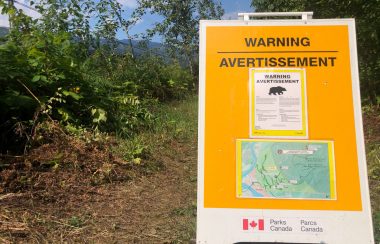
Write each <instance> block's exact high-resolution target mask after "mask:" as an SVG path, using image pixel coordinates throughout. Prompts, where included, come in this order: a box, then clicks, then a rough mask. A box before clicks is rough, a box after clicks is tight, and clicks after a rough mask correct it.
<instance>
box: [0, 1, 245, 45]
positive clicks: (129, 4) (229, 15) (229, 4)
mask: <svg viewBox="0 0 380 244" xmlns="http://www.w3.org/2000/svg"><path fill="white" fill-rule="evenodd" d="M117 1H119V2H120V3H121V4H122V6H123V9H124V10H125V17H128V16H129V15H130V14H131V13H132V11H133V10H134V9H135V8H136V7H137V1H136V0H117ZM18 2H21V3H25V4H28V3H29V0H18ZM221 3H222V7H223V8H224V10H225V14H224V16H223V19H237V13H239V12H252V8H251V7H250V3H251V0H235V1H233V0H221ZM16 6H17V7H19V8H22V9H23V10H24V11H25V13H26V14H28V15H30V16H32V17H38V16H39V14H38V13H36V12H35V11H33V10H30V9H27V8H25V7H22V6H21V5H19V4H17V3H16ZM160 20H161V18H160V17H159V16H156V15H150V14H147V15H145V16H143V18H142V19H141V20H140V21H139V22H138V23H137V24H136V25H135V26H133V27H132V28H131V29H130V30H129V31H130V34H131V35H135V34H139V33H144V32H145V30H146V29H149V28H152V26H153V25H154V23H156V22H158V21H160ZM0 26H8V18H7V16H3V15H0ZM117 36H118V38H119V39H124V38H127V36H126V34H125V33H124V32H123V31H119V32H118V35H117ZM153 41H157V42H159V41H160V37H157V36H156V37H154V39H153Z"/></svg>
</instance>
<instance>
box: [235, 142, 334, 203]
mask: <svg viewBox="0 0 380 244" xmlns="http://www.w3.org/2000/svg"><path fill="white" fill-rule="evenodd" d="M236 149H237V153H236V155H237V158H236V161H237V196H238V197H240V198H278V199H284V198H286V199H316V200H335V199H336V190H335V163H334V145H333V142H332V141H314V140H313V141H308V140H297V141H294V140H293V141H290V140H260V139H238V140H237V141H236Z"/></svg>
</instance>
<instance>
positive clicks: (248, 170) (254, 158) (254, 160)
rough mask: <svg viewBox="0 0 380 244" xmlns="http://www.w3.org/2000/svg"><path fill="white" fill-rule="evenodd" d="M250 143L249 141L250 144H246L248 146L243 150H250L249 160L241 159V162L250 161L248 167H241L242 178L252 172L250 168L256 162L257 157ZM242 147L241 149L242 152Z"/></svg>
mask: <svg viewBox="0 0 380 244" xmlns="http://www.w3.org/2000/svg"><path fill="white" fill-rule="evenodd" d="M242 144H243V145H242V146H243V147H244V144H245V143H244V142H243V143H242ZM252 144H253V143H251V145H249V144H247V146H249V147H248V148H244V149H245V150H249V151H250V154H249V156H250V157H251V158H250V159H251V160H249V159H248V160H247V159H243V160H242V162H249V161H252V163H251V164H249V165H248V166H249V167H248V168H244V167H243V172H242V175H243V178H244V177H246V176H247V175H248V174H249V173H251V172H252V170H253V169H254V168H255V165H256V163H257V157H256V155H255V152H254V151H253V148H254V145H252ZM244 149H243V152H244ZM243 155H244V154H243ZM243 157H244V156H243Z"/></svg>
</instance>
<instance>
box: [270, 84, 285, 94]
mask: <svg viewBox="0 0 380 244" xmlns="http://www.w3.org/2000/svg"><path fill="white" fill-rule="evenodd" d="M284 91H286V89H285V88H284V87H281V86H275V87H271V88H270V89H269V95H272V94H274V95H282V94H284V93H283V92H284Z"/></svg>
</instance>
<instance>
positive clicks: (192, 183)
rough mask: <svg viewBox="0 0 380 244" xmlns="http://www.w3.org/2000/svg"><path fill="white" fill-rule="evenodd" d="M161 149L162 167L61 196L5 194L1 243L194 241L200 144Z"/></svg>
mask: <svg viewBox="0 0 380 244" xmlns="http://www.w3.org/2000/svg"><path fill="white" fill-rule="evenodd" d="M168 148H170V150H162V151H161V152H156V155H154V157H153V158H154V160H159V161H161V162H163V163H162V165H163V167H162V169H161V170H159V171H157V172H155V173H152V174H148V175H139V176H138V177H136V178H135V179H134V180H129V181H121V182H114V183H109V184H101V185H98V186H93V187H90V186H89V187H81V186H80V185H75V184H71V185H70V187H69V188H68V189H66V190H65V192H59V191H57V195H56V196H52V195H51V194H50V193H46V194H45V192H44V190H40V191H29V192H28V191H25V192H21V193H7V194H3V195H0V205H1V208H0V243H189V242H190V241H191V240H192V239H194V238H195V215H196V174H197V173H196V142H194V143H186V144H184V143H182V144H181V143H179V142H176V141H172V142H171V145H168Z"/></svg>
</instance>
